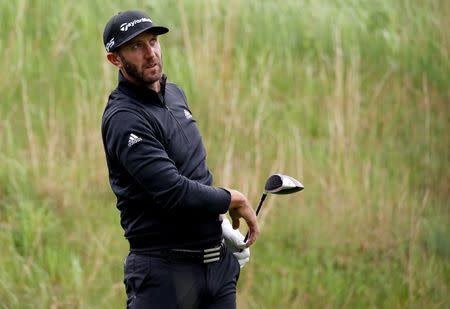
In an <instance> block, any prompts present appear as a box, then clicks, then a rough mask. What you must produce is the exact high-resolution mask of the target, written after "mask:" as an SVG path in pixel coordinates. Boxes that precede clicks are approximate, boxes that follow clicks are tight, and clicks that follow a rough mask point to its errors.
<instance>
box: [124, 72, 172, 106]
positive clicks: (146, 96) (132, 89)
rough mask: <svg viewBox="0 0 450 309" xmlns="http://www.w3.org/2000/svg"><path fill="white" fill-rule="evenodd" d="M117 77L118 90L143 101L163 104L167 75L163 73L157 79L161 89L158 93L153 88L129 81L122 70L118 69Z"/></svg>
mask: <svg viewBox="0 0 450 309" xmlns="http://www.w3.org/2000/svg"><path fill="white" fill-rule="evenodd" d="M118 79H119V85H118V87H117V88H118V89H119V91H121V92H123V93H125V94H126V95H128V96H130V97H133V98H135V99H137V100H138V101H140V102H143V103H152V104H155V103H157V104H158V105H161V104H163V98H164V94H165V91H166V81H167V76H166V75H165V74H163V75H162V76H161V79H160V80H159V82H160V84H161V90H160V92H159V93H158V92H156V91H154V90H153V89H150V88H147V87H143V86H138V85H136V84H133V83H131V82H130V81H128V80H127V79H126V78H125V77H124V76H123V74H122V72H120V71H119V78H118Z"/></svg>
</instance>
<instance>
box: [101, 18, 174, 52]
mask: <svg viewBox="0 0 450 309" xmlns="http://www.w3.org/2000/svg"><path fill="white" fill-rule="evenodd" d="M145 31H150V32H151V33H154V34H156V35H160V34H164V33H167V32H169V29H168V28H166V27H162V26H155V25H154V24H153V21H152V20H151V19H150V17H149V16H148V15H147V14H145V13H143V12H141V11H125V12H119V13H117V14H116V15H114V16H113V17H111V19H110V20H109V21H108V23H107V24H106V26H105V29H104V30H103V44H104V45H105V48H106V51H107V52H112V51H114V50H115V49H117V48H118V47H119V46H121V45H123V44H124V43H126V42H128V41H129V40H131V39H132V38H134V37H136V36H138V35H139V34H141V33H142V32H145Z"/></svg>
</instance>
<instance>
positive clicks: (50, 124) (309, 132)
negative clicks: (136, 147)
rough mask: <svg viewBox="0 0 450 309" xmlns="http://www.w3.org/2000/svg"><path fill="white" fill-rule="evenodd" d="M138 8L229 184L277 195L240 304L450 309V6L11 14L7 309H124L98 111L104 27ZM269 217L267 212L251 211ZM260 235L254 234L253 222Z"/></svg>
mask: <svg viewBox="0 0 450 309" xmlns="http://www.w3.org/2000/svg"><path fill="white" fill-rule="evenodd" d="M130 8H140V9H142V10H145V11H147V12H148V13H149V14H150V16H151V17H152V19H153V20H155V21H156V22H158V23H161V24H164V25H167V26H168V27H169V28H170V29H171V31H170V33H169V34H168V35H166V36H163V37H161V45H162V49H163V55H164V65H165V72H166V73H167V75H168V76H169V80H171V81H173V82H176V83H177V84H179V85H181V86H182V87H183V88H184V89H185V92H186V94H187V97H188V100H189V102H190V107H191V109H192V111H193V114H194V117H195V118H196V119H197V121H198V125H199V128H200V130H201V132H202V135H203V137H204V142H205V145H206V148H207V150H208V164H209V166H210V168H211V170H212V172H213V174H214V176H215V183H216V185H221V186H230V187H234V188H237V189H239V190H240V191H242V192H244V193H245V194H247V195H248V197H249V198H250V200H251V201H252V202H253V203H254V204H256V203H257V202H258V198H259V195H260V194H261V190H262V188H263V186H264V182H265V179H266V177H267V176H268V175H270V174H271V173H274V172H282V173H286V174H291V175H292V176H294V177H296V178H298V179H300V180H301V181H302V183H303V184H304V185H305V190H304V191H303V192H302V193H300V194H296V195H292V196H286V197H275V196H270V197H268V200H267V201H266V204H265V207H264V209H263V212H262V216H261V217H260V218H259V220H260V222H261V229H262V234H261V237H260V238H259V240H258V241H257V243H256V244H255V245H254V246H253V247H252V249H251V252H252V257H251V261H250V263H249V264H248V265H247V266H246V267H245V268H244V269H243V271H242V273H241V277H240V281H239V284H238V305H239V308H368V307H370V308H449V307H450V296H449V295H450V211H449V209H450V208H449V205H450V169H449V159H450V135H449V132H450V108H449V106H450V59H449V55H450V35H449V29H450V3H449V2H448V1H444V0H442V1H439V0H428V1H420V0H410V1H407V0H399V1H388V0H375V1H370V0H363V1H357V0H348V1H338V0H334V1H331V0H329V1H325V0H320V1H319V0H318V1H307V0H297V1H294V0H286V1H281V0H278V1H268V0H267V1H261V0H258V1H257V0H247V1H244V0H241V1H239V0H230V1H218V0H211V1H207V0H199V1H174V0H166V1H162V0H160V1H133V0H124V1H89V0H78V1H63V0H54V1H45V0H12V1H2V2H1V4H0V25H1V27H2V30H1V31H0V65H1V67H2V68H3V74H1V75H0V94H1V101H2V102H1V104H0V120H1V121H0V244H1V247H2V248H1V249H0V308H52V309H53V308H123V307H124V304H125V293H124V288H123V284H122V279H123V273H122V272H123V268H122V267H123V259H124V257H125V255H126V253H127V243H126V241H125V240H124V238H123V236H122V233H123V232H122V230H121V228H120V225H119V213H118V211H117V210H116V208H115V198H114V196H113V194H112V192H111V190H110V187H109V184H108V178H107V170H106V163H105V160H104V154H103V149H102V145H101V136H100V119H101V115H102V111H103V108H104V105H105V102H106V100H107V96H108V94H109V92H110V91H111V90H112V89H113V88H114V87H115V84H116V78H117V73H116V70H115V69H114V68H113V67H112V65H110V64H108V63H107V61H106V59H105V51H104V48H103V45H102V40H101V36H102V31H103V27H104V24H105V23H106V21H107V20H108V18H109V17H110V16H111V15H112V14H115V13H116V12H117V11H120V10H126V9H130ZM255 206H256V205H255ZM243 232H245V230H243Z"/></svg>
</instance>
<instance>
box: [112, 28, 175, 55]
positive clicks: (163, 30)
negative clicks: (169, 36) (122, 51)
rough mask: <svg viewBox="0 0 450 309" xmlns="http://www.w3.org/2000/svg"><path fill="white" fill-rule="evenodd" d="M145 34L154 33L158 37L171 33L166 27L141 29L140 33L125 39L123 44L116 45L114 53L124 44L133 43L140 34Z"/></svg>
mask: <svg viewBox="0 0 450 309" xmlns="http://www.w3.org/2000/svg"><path fill="white" fill-rule="evenodd" d="M144 32H150V33H153V34H156V35H161V34H165V33H167V32H169V28H166V27H163V26H151V27H147V28H144V29H141V30H140V31H137V32H135V33H133V34H131V35H130V36H129V37H127V38H126V39H124V40H123V42H122V43H120V44H119V45H116V46H115V47H114V49H113V50H112V51H114V50H116V49H118V48H119V47H120V46H122V45H123V44H125V43H127V42H129V41H131V40H132V39H134V38H135V37H137V36H138V35H139V34H141V33H144Z"/></svg>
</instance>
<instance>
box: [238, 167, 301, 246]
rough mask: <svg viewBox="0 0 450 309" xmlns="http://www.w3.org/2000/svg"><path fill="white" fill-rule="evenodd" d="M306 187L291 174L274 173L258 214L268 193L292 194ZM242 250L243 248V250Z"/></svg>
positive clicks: (265, 187)
mask: <svg viewBox="0 0 450 309" xmlns="http://www.w3.org/2000/svg"><path fill="white" fill-rule="evenodd" d="M304 188H305V187H304V186H303V184H302V183H301V182H300V181H298V180H297V179H295V178H292V177H291V176H286V175H282V174H273V175H272V176H270V177H269V178H267V181H266V185H265V186H264V192H263V194H262V196H261V200H260V201H259V205H258V208H257V209H256V215H258V214H259V211H260V210H261V207H262V204H263V203H264V200H265V199H266V197H267V193H271V194H291V193H295V192H298V191H301V190H303V189H304ZM248 235H249V234H248V232H247V235H245V238H244V242H247V239H248ZM241 251H242V250H241Z"/></svg>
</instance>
